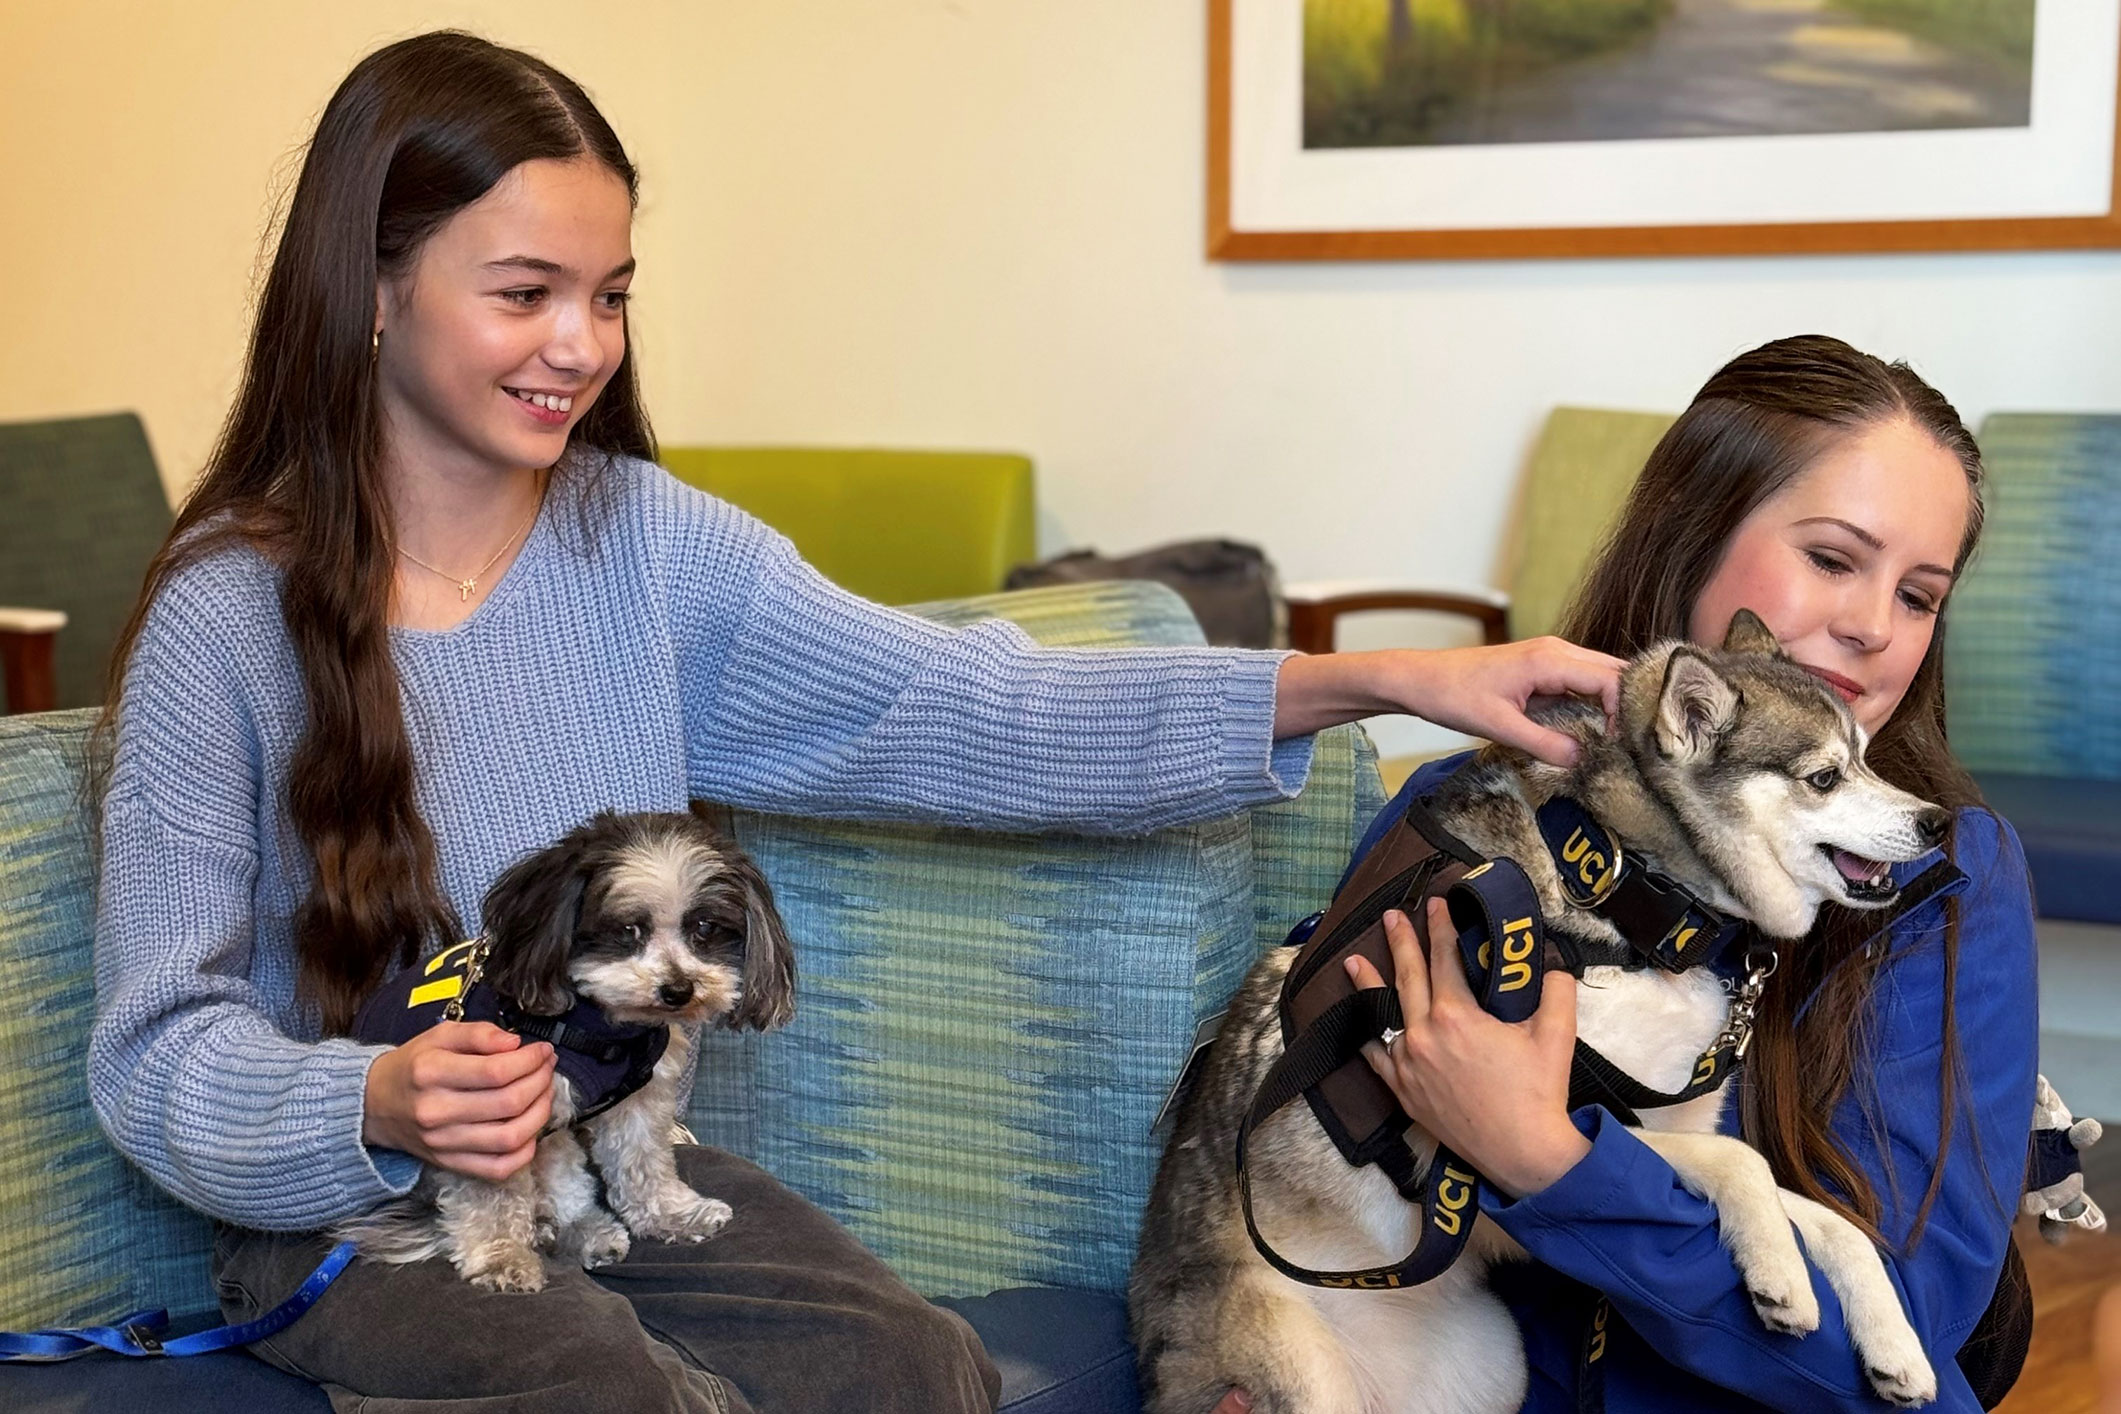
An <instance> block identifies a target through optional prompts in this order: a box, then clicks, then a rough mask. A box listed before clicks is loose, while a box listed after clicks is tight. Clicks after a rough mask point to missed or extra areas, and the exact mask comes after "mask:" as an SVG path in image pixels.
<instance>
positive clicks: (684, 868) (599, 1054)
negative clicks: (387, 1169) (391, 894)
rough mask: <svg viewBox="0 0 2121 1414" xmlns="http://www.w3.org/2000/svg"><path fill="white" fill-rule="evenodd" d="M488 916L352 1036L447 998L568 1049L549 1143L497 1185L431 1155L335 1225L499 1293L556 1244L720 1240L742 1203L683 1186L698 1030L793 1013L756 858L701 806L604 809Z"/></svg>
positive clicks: (505, 886)
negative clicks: (680, 1100)
mask: <svg viewBox="0 0 2121 1414" xmlns="http://www.w3.org/2000/svg"><path fill="white" fill-rule="evenodd" d="M484 916H485V924H486V931H485V933H484V935H483V936H482V937H481V938H479V939H475V940H473V941H472V942H470V943H466V944H460V945H459V946H458V947H455V948H450V949H447V950H445V951H444V952H443V953H441V954H439V955H438V956H436V957H435V958H433V959H431V960H430V961H429V962H427V963H426V964H424V965H423V966H420V967H413V968H407V969H406V970H405V973H404V974H401V977H400V978H399V979H394V983H393V984H386V985H385V987H384V988H383V989H382V990H381V991H380V992H379V993H378V994H377V995H376V996H375V997H374V998H372V999H371V1000H370V1001H369V1003H368V1004H367V1005H366V1006H364V1007H363V1008H362V1012H361V1016H360V1018H359V1019H358V1020H357V1021H356V1023H355V1035H356V1036H357V1037H359V1038H362V1039H370V1040H380V1041H402V1040H405V1039H407V1038H408V1037H409V1036H410V1035H412V1034H416V1033H417V1032H418V1031H421V1030H424V1029H425V1028H426V1027H427V1026H430V1025H432V1024H433V1023H434V1022H435V1021H438V1020H441V1019H443V1015H442V1008H443V1005H444V1004H445V1003H447V1004H448V1005H449V1006H451V1007H454V1008H457V1009H458V1010H457V1011H456V1012H455V1013H453V1014H451V1015H450V1018H449V1019H452V1020H455V1019H465V1020H492V1021H495V1022H497V1023H498V1024H500V1025H502V1026H504V1027H506V1028H507V1029H509V1030H513V1031H517V1032H519V1033H521V1034H522V1035H524V1036H525V1037H526V1038H536V1039H544V1040H550V1041H552V1042H553V1044H554V1048H555V1052H556V1054H557V1055H558V1057H559V1060H558V1065H557V1068H556V1069H555V1072H554V1077H553V1097H552V1118H551V1120H550V1121H549V1122H548V1123H547V1125H546V1127H545V1131H544V1133H543V1135H542V1136H541V1137H540V1139H539V1140H538V1149H537V1155H536V1157H535V1158H534V1159H533V1160H532V1161H531V1162H530V1163H529V1164H527V1165H526V1166H524V1168H523V1169H521V1170H520V1171H519V1172H517V1173H516V1174H515V1175H514V1176H513V1177H511V1178H509V1179H507V1180H506V1181H505V1182H501V1183H489V1182H487V1181H485V1180H483V1179H477V1178H470V1177H467V1176H465V1175H462V1174H456V1173H451V1172H449V1171H447V1170H444V1169H440V1168H435V1167H433V1166H430V1167H429V1168H428V1169H427V1171H426V1172H425V1173H424V1174H423V1175H422V1176H421V1179H420V1182H419V1184H418V1186H417V1187H415V1188H414V1189H413V1191H412V1192H411V1193H409V1194H407V1195H406V1196H405V1197H404V1198H403V1199H400V1200H398V1201H397V1202H394V1203H390V1204H386V1205H385V1206H384V1207H382V1208H380V1209H378V1210H376V1211H375V1212H373V1213H370V1214H367V1215H364V1216H363V1217H360V1218H357V1219H354V1220H352V1221H350V1222H347V1223H344V1224H342V1225H340V1226H339V1227H338V1228H337V1229H335V1230H334V1234H333V1235H334V1236H335V1237H338V1238H350V1239H352V1241H353V1242H354V1243H355V1245H356V1247H357V1248H358V1250H359V1251H360V1253H361V1255H362V1256H364V1257H369V1258H373V1259H375V1260H377V1261H384V1262H417V1261H422V1260H424V1259H426V1258H429V1257H434V1256H446V1257H448V1258H449V1260H450V1262H451V1263H452V1264H453V1265H454V1266H455V1267H456V1269H457V1271H458V1273H459V1274H460V1275H462V1276H463V1277H465V1278H466V1279H467V1280H469V1281H471V1282H472V1283H473V1284H475V1285H478V1286H482V1287H485V1288H488V1289H489V1290H494V1291H537V1290H539V1289H540V1288H542V1287H543V1286H544V1284H545V1273H544V1267H543V1264H542V1262H541V1260H540V1257H539V1253H540V1251H548V1252H553V1253H555V1254H557V1255H559V1256H561V1257H563V1258H566V1259H570V1260H575V1261H579V1262H580V1263H581V1264H582V1266H584V1267H587V1268H595V1267H601V1266H604V1265H607V1264H609V1263H612V1262H616V1261H619V1260H620V1259H622V1258H623V1257H625V1255H626V1253H627V1251H628V1250H629V1249H630V1247H631V1245H632V1243H633V1241H635V1240H637V1239H638V1240H644V1241H661V1242H680V1241H683V1242H703V1241H705V1240H706V1239H707V1238H709V1237H712V1236H713V1235H714V1234H715V1233H716V1232H718V1231H719V1230H720V1229H721V1227H722V1225H723V1224H724V1223H726V1222H728V1221H729V1218H730V1209H729V1205H728V1204H727V1203H724V1202H721V1201H719V1200H718V1199H714V1198H708V1197H703V1196H701V1195H700V1194H698V1193H696V1192H694V1191H693V1190H692V1188H691V1187H689V1186H688V1185H687V1184H686V1183H685V1182H684V1180H683V1179H681V1178H679V1177H678V1174H677V1165H676V1160H675V1158H674V1156H673V1154H672V1150H671V1145H672V1143H673V1136H674V1135H675V1134H676V1133H677V1130H678V1116H677V1096H678V1088H679V1084H680V1081H681V1079H682V1077H683V1076H684V1074H685V1071H686V1067H687V1066H688V1065H690V1064H691V1060H692V1037H693V1035H694V1033H695V1030H696V1028H697V1027H698V1026H699V1025H700V1024H702V1023H708V1022H713V1023H718V1024H720V1025H723V1026H727V1027H731V1028H742V1027H753V1028H756V1029H758V1030H762V1031H763V1030H765V1029H767V1028H769V1027H773V1026H779V1025H781V1024H782V1023H784V1022H786V1021H787V1020H788V1019H789V1017H790V1016H792V1015H793V1014H794V1010H795V961H794V956H793V953H792V952H791V950H790V948H789V944H788V937H787V933H786V930H785V929H784V928H783V927H782V924H781V918H780V914H779V913H778V912H777V911H776V910H775V908H774V904H773V893H772V890H771V889H770V888H768V886H767V884H766V879H765V876H764V875H762V874H761V873H760V872H759V870H758V866H757V865H755V864H754V863H752V861H751V860H750V859H749V858H748V857H747V856H746V855H745V854H744V852H743V851H742V850H741V849H739V848H738V847H737V846H736V844H735V843H734V842H733V841H732V840H730V839H729V838H728V837H727V836H725V835H723V834H722V833H721V832H719V831H718V830H716V829H715V828H714V827H713V825H712V824H710V823H709V820H708V817H707V814H706V812H705V810H704V809H703V808H702V807H701V806H700V805H699V804H697V803H695V804H694V806H693V807H692V811H691V813H688V814H675V813H671V814H635V815H618V814H612V813H609V812H607V813H605V814H601V815H598V816H597V817H596V818H595V819H593V820H591V821H590V822H589V823H588V824H586V825H583V826H581V827H580V828H578V829H576V830H574V831H572V832H571V833H569V834H568V835H567V836H566V837H565V838H564V839H562V840H560V841H559V842H558V843H557V844H555V845H553V846H552V847H551V848H549V849H545V850H542V851H540V852H538V853H536V854H533V855H531V856H529V857H528V858H526V859H523V860H521V861H520V862H518V863H517V864H515V865H514V866H512V867H511V868H510V869H509V870H508V871H507V872H506V873H504V874H503V875H502V876H501V877H500V879H499V880H497V881H496V882H495V883H494V886H493V888H492V889H491V890H490V891H489V892H488V893H487V895H486V900H485V907H484ZM452 978H457V979H458V980H459V981H460V982H461V985H460V986H456V987H452V986H451V981H452ZM408 984H409V986H408ZM592 1160H594V1164H595V1168H594V1171H592V1169H591V1161H592ZM599 1175H601V1177H602V1189H603V1201H600V1200H599V1195H598V1186H599V1185H598V1178H599ZM607 1203H608V1205H609V1206H608V1207H607V1206H606V1204H607Z"/></svg>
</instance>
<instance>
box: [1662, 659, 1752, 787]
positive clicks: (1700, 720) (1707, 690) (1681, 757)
mask: <svg viewBox="0 0 2121 1414" xmlns="http://www.w3.org/2000/svg"><path fill="white" fill-rule="evenodd" d="M1741 700H1742V699H1741V698H1740V696H1739V692H1738V689H1737V688H1736V687H1735V686H1733V685H1732V683H1731V682H1730V680H1729V679H1728V678H1726V677H1724V675H1723V674H1722V673H1719V672H1717V671H1716V669H1715V667H1714V665H1712V664H1711V663H1710V662H1709V660H1708V659H1706V658H1704V657H1702V656H1701V655H1700V654H1699V653H1696V652H1695V651H1694V650H1693V649H1691V648H1687V647H1684V646H1682V647H1679V648H1674V649H1673V650H1672V656H1671V657H1670V658H1669V659H1668V660H1666V662H1665V665H1664V687H1663V689H1662V690H1661V691H1659V693H1658V695H1657V721H1656V726H1655V730H1656V735H1657V749H1658V750H1659V751H1660V752H1661V753H1663V754H1664V755H1665V756H1666V757H1667V758H1669V759H1671V760H1674V761H1693V760H1698V759H1700V758H1701V757H1703V756H1706V755H1708V754H1709V753H1710V752H1712V751H1714V750H1715V749H1716V744H1717V743H1718V742H1720V741H1722V740H1723V737H1724V735H1725V733H1727V732H1729V731H1730V729H1731V727H1732V725H1733V724H1734V723H1735V722H1736V721H1737V720H1738V707H1739V704H1740V702H1741Z"/></svg>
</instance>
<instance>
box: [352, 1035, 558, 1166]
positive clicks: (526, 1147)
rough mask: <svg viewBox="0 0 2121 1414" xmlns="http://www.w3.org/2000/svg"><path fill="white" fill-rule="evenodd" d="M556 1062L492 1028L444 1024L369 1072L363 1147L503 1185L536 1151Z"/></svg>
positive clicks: (541, 1048) (547, 1050)
mask: <svg viewBox="0 0 2121 1414" xmlns="http://www.w3.org/2000/svg"><path fill="white" fill-rule="evenodd" d="M553 1059H554V1058H553V1050H552V1047H551V1046H549V1045H547V1044H546V1043H545V1042H543V1041H532V1042H529V1043H525V1042H524V1040H523V1038H522V1037H521V1036H518V1035H516V1034H515V1033H514V1032H512V1031H503V1030H502V1029H501V1028H500V1027H498V1026H495V1025H494V1024H492V1023H491V1022H487V1021H444V1022H439V1023H437V1024H436V1025H434V1026H432V1027H430V1028H429V1029H427V1030H425V1031H423V1032H421V1033H420V1034H419V1035H417V1036H415V1037H413V1038H412V1039H411V1040H410V1041H407V1042H405V1043H404V1044H403V1045H401V1046H394V1047H392V1048H391V1049H390V1050H387V1051H385V1052H383V1054H381V1055H379V1056H377V1057H376V1060H375V1064H374V1065H372V1066H370V1067H369V1069H368V1089H367V1092H366V1094H365V1096H364V1097H363V1101H362V1106H363V1113H364V1119H363V1121H362V1125H361V1138H362V1141H363V1142H365V1143H368V1144H374V1145H378V1146H380V1147H383V1148H386V1149H399V1150H402V1151H404V1152H405V1153H408V1154H410V1155H412V1156H413V1157H414V1158H416V1159H419V1160H421V1161H422V1162H423V1163H428V1164H433V1165H435V1166H436V1167H438V1168H444V1169H449V1170H451V1171H452V1172H455V1173H461V1174H468V1175H469V1176H471V1177H473V1178H483V1179H486V1180H488V1181H489V1182H493V1183H498V1182H500V1181H501V1180H503V1179H505V1178H507V1177H509V1176H510V1175H511V1174H514V1173H516V1172H517V1171H518V1170H520V1169H521V1168H522V1167H523V1166H524V1165H525V1164H528V1163H529V1162H530V1161H531V1159H532V1158H533V1157H534V1156H535V1155H536V1154H537V1151H538V1135H539V1133H540V1132H541V1131H542V1130H543V1129H544V1128H545V1121H546V1120H547V1119H548V1118H550V1117H551V1114H552V1074H553Z"/></svg>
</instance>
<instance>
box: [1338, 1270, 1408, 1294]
mask: <svg viewBox="0 0 2121 1414" xmlns="http://www.w3.org/2000/svg"><path fill="white" fill-rule="evenodd" d="M1318 1284H1319V1285H1320V1286H1330V1287H1335V1288H1337V1289H1340V1290H1353V1291H1390V1290H1392V1289H1393V1288H1394V1287H1396V1286H1399V1285H1401V1282H1400V1280H1399V1277H1398V1275H1397V1274H1396V1273H1393V1272H1357V1273H1356V1274H1355V1275H1353V1276H1346V1277H1343V1276H1321V1277H1320V1278H1319V1279H1318Z"/></svg>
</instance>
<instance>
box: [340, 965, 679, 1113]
mask: <svg viewBox="0 0 2121 1414" xmlns="http://www.w3.org/2000/svg"><path fill="white" fill-rule="evenodd" d="M484 963H485V947H484V942H483V940H481V939H476V938H474V939H472V940H470V941H468V942H462V943H458V944H457V945H456V946H455V947H453V948H444V949H443V950H442V951H441V952H438V953H436V954H435V955H434V956H433V957H431V958H429V959H428V960H427V961H426V962H425V963H424V964H422V965H421V966H418V967H408V968H406V969H405V970H404V971H402V972H400V973H399V974H398V975H397V976H396V977H393V978H392V979H391V980H390V981H389V982H386V983H385V984H384V985H383V986H382V987H381V988H380V989H378V990H377V992H376V993H375V995H374V996H371V997H370V998H369V999H368V1001H367V1002H366V1003H364V1004H363V1005H362V1007H361V1010H360V1013H359V1014H358V1015H356V1016H355V1017H354V1024H353V1037H354V1039H355V1040H357V1041H370V1042H374V1043H377V1044H381V1045H386V1046H396V1045H401V1044H403V1043H404V1042H406V1041H410V1040H411V1039H412V1038H413V1037H415V1036H417V1035H419V1034H420V1033H421V1032H422V1031H425V1030H427V1028H429V1027H430V1026H433V1025H434V1024H435V1023H436V1022H438V1021H490V1022H492V1023H493V1024H494V1025H496V1026H498V1027H500V1028H501V1029H502V1030H504V1031H513V1032H514V1033H516V1034H517V1035H518V1036H522V1037H525V1038H526V1039H528V1040H532V1041H546V1042H549V1043H551V1045H552V1049H553V1055H554V1057H555V1062H554V1063H555V1066H556V1068H557V1070H558V1072H559V1074H561V1075H562V1076H565V1077H566V1079H567V1081H568V1083H569V1084H571V1085H572V1086H573V1087H574V1098H575V1105H576V1109H575V1114H574V1119H573V1120H572V1121H571V1122H572V1123H579V1122H581V1121H582V1120H585V1119H588V1118H590V1117H591V1116H592V1115H598V1114H602V1113H603V1112H604V1111H605V1110H608V1109H610V1108H611V1107H612V1106H613V1105H615V1104H617V1103H618V1102H619V1101H621V1100H623V1099H625V1098H626V1097H627V1096H628V1095H631V1094H632V1093H633V1092H634V1091H636V1090H638V1089H640V1088H641V1087H642V1086H643V1085H646V1084H647V1083H648V1080H649V1077H650V1076H652V1075H654V1074H655V1067H656V1062H657V1061H659V1060H661V1059H662V1058H663V1050H664V1048H665V1047H667V1046H668V1045H669V1044H670V1028H669V1027H668V1026H637V1025H626V1026H622V1025H619V1024H617V1023H616V1022H613V1021H612V1020H611V1019H610V1018H609V1017H607V1016H605V1015H604V1013H603V1011H602V1010H600V1009H599V1008H598V1007H597V1006H596V1005H595V1004H594V1003H591V1002H586V1001H580V1000H577V1001H576V1002H575V1004H574V1005H573V1006H571V1007H569V1008H568V1009H567V1010H566V1011H564V1012H562V1013H560V1014H559V1015H557V1016H540V1015H535V1014H533V1013H530V1012H526V1011H524V1010H523V1009H522V1008H521V1007H519V1006H517V1005H516V1004H515V1003H514V1002H513V1001H511V1000H509V999H508V998H507V997H504V996H502V995H501V994H500V993H498V992H496V991H495V990H494V989H493V987H492V986H491V985H490V984H488V983H487V982H485V981H484V980H483V979H482V978H481V976H480V972H481V971H482V969H483V967H484Z"/></svg>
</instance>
